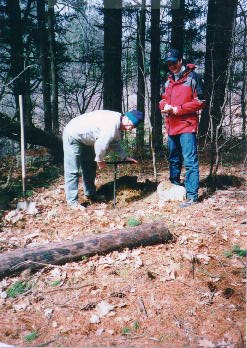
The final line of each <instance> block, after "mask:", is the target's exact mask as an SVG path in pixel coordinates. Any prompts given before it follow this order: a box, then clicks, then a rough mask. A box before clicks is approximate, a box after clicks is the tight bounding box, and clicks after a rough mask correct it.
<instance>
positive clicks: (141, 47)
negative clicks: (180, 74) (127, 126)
mask: <svg viewBox="0 0 247 348" xmlns="http://www.w3.org/2000/svg"><path fill="white" fill-rule="evenodd" d="M145 22H146V0H142V8H141V11H140V14H139V13H137V60H138V74H137V75H138V89H137V110H139V111H142V112H143V114H144V113H145V70H144V69H145V66H144V62H145V31H146V25H145V24H146V23H145ZM144 129H145V128H144V123H141V124H140V125H139V126H138V127H137V129H136V145H137V153H138V156H139V158H143V156H144Z"/></svg>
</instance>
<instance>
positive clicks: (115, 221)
mask: <svg viewBox="0 0 247 348" xmlns="http://www.w3.org/2000/svg"><path fill="white" fill-rule="evenodd" d="M158 173H159V176H158V180H159V182H160V181H163V180H166V179H167V178H168V171H167V164H166V163H164V164H160V166H159V168H158ZM207 173H208V167H207V166H206V165H202V166H201V182H202V185H201V186H202V187H201V188H200V203H198V204H197V205H194V206H191V207H188V208H186V209H179V208H178V203H177V202H168V203H166V204H165V205H163V206H160V205H159V201H158V197H157V193H156V191H155V190H156V184H155V183H154V179H153V176H152V168H151V165H150V164H147V163H146V164H143V165H140V166H127V167H122V168H121V169H120V172H119V174H118V176H119V177H124V178H122V179H120V180H118V190H117V205H116V208H114V207H113V201H112V198H113V183H112V180H113V169H112V168H109V169H108V170H107V171H103V172H102V173H100V174H99V176H98V179H97V185H98V187H100V191H101V192H103V193H105V194H106V196H107V200H106V202H104V203H93V204H89V205H86V202H84V201H83V198H81V202H82V203H84V204H85V206H86V208H85V209H84V210H83V211H74V210H70V209H69V208H68V207H67V206H66V203H65V198H64V189H63V178H62V177H60V178H59V179H57V180H56V181H55V182H54V183H53V184H52V185H51V186H50V187H49V188H35V190H34V195H33V196H32V197H31V200H32V201H36V203H37V209H38V212H37V214H35V215H27V214H25V213H22V212H19V213H18V214H13V212H12V210H13V209H14V208H15V204H16V201H13V202H12V209H10V210H8V211H5V212H4V214H3V219H2V222H1V227H0V245H1V251H0V252H1V253H4V252H6V251H10V250H14V249H16V248H19V247H27V246H28V247H34V248H35V247H36V246H37V245H40V244H45V243H50V242H56V241H57V242H58V241H64V240H66V239H74V238H83V237H84V236H88V235H95V234H99V233H102V232H105V231H111V230H114V229H121V228H123V227H125V226H128V225H130V224H133V221H134V223H135V222H136V221H137V223H138V222H139V223H145V222H151V221H152V222H153V221H163V222H164V225H166V226H167V227H168V228H169V230H170V232H171V233H172V234H173V236H174V240H173V241H172V242H170V243H168V244H162V245H155V246H147V247H139V248H136V249H133V250H129V249H127V248H126V249H124V250H121V251H113V252H111V253H109V254H106V255H95V256H93V257H90V258H82V260H81V261H80V262H73V263H67V264H65V265H62V266H52V265H47V266H46V267H44V268H43V269H42V270H40V271H38V272H36V273H31V272H30V271H29V270H26V271H23V272H22V273H21V274H20V275H18V276H15V277H9V278H5V279H3V280H1V282H0V323H1V325H0V342H4V343H5V344H9V345H13V346H18V347H22V346H25V347H31V346H32V347H34V346H35V347H41V346H42V347H183V348H185V347H188V348H194V347H195V348H199V347H202V348H213V347H228V348H243V347H244V346H245V342H246V341H245V318H246V267H245V266H246V261H245V260H246V258H245V257H243V256H242V255H243V249H246V240H247V239H246V236H247V199H246V198H247V184H246V174H244V173H243V172H242V168H241V165H234V166H228V167H225V168H221V171H220V173H219V174H220V175H221V176H220V186H219V188H218V189H217V190H216V191H215V192H210V190H209V187H207V184H206V180H205V178H206V175H207ZM15 175H16V176H18V175H20V173H17V174H15ZM135 176H136V177H137V178H134V177H135ZM41 184H42V183H41ZM81 195H82V192H81ZM241 252H242V253H241ZM17 281H21V282H22V284H24V285H25V284H28V286H27V287H26V291H25V290H23V291H24V292H22V293H16V294H15V297H10V294H11V292H10V288H11V287H12V286H13V285H14V284H16V282H17Z"/></svg>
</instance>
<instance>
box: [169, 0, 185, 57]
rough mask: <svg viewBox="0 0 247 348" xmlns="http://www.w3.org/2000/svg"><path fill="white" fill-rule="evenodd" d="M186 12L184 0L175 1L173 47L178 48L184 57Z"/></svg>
mask: <svg viewBox="0 0 247 348" xmlns="http://www.w3.org/2000/svg"><path fill="white" fill-rule="evenodd" d="M184 12H185V4H184V0H175V1H174V0H173V1H172V33H171V47H173V48H177V49H178V50H179V51H180V52H181V55H182V56H183V49H184Z"/></svg>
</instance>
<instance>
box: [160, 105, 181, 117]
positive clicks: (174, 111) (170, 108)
mask: <svg viewBox="0 0 247 348" xmlns="http://www.w3.org/2000/svg"><path fill="white" fill-rule="evenodd" d="M161 112H164V113H167V114H169V115H176V114H177V113H178V108H177V107H176V106H171V105H169V104H166V105H165V106H164V109H163V110H162V111H161Z"/></svg>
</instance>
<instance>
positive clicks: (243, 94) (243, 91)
mask: <svg viewBox="0 0 247 348" xmlns="http://www.w3.org/2000/svg"><path fill="white" fill-rule="evenodd" d="M240 8H241V11H242V12H241V17H242V18H243V22H244V42H243V60H242V66H243V68H242V69H243V70H242V71H243V73H242V76H243V82H242V88H241V114H242V119H243V121H242V140H243V142H244V143H246V105H247V102H246V82H247V81H246V74H247V69H246V62H247V47H246V45H247V18H246V12H245V11H244V9H243V7H242V5H241V4H240Z"/></svg>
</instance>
